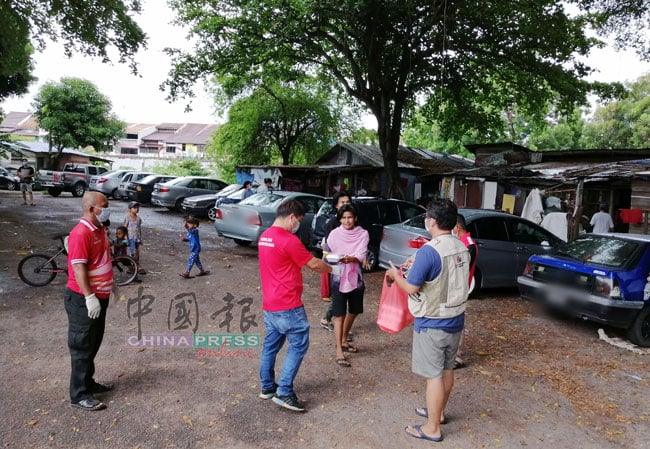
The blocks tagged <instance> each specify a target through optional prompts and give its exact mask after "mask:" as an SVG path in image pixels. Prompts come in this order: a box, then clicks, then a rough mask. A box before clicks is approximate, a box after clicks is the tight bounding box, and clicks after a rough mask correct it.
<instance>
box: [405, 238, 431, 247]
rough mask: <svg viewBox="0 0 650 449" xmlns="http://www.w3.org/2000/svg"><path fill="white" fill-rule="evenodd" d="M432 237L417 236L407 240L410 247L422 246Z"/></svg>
mask: <svg viewBox="0 0 650 449" xmlns="http://www.w3.org/2000/svg"><path fill="white" fill-rule="evenodd" d="M429 240H430V239H428V238H426V237H417V238H414V239H408V240H407V241H406V243H407V245H408V246H409V248H422V247H423V246H424V245H425V244H426V243H427V242H428V241H429Z"/></svg>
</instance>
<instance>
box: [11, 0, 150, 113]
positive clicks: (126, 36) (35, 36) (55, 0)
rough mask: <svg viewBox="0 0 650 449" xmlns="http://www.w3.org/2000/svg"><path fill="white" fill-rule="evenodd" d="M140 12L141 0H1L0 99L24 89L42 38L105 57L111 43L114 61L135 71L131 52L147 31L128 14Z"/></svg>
mask: <svg viewBox="0 0 650 449" xmlns="http://www.w3.org/2000/svg"><path fill="white" fill-rule="evenodd" d="M140 11H141V5H140V0H97V1H93V2H80V1H78V0H13V1H3V2H0V17H2V26H1V27H0V55H1V57H0V101H2V100H3V99H4V98H6V97H7V96H9V95H20V94H23V93H25V92H26V91H27V88H28V85H29V83H30V82H32V81H33V80H34V78H33V77H32V76H31V72H32V68H33V67H32V60H31V54H32V51H33V49H34V48H37V49H43V48H44V47H45V40H46V38H49V39H51V40H53V41H57V40H59V39H60V40H63V41H64V42H65V43H66V46H65V52H66V54H67V55H68V56H70V55H71V54H72V53H74V52H80V53H82V54H85V55H89V56H96V57H99V58H102V60H104V61H105V62H108V61H110V59H111V58H109V55H108V53H109V50H110V49H111V48H114V49H115V50H116V52H117V54H118V55H119V57H118V58H119V59H118V60H119V62H120V63H123V62H127V61H128V62H129V63H130V66H131V68H132V70H133V71H134V72H135V71H136V60H135V55H136V53H137V51H138V50H139V49H140V48H141V47H144V46H145V41H146V35H145V33H144V32H143V31H142V29H140V27H139V26H138V24H137V23H136V22H135V21H134V20H133V18H132V17H131V15H132V14H133V13H139V12H140Z"/></svg>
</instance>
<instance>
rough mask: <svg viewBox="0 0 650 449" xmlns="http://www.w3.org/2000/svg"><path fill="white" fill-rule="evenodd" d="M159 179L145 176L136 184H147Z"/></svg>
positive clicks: (154, 176) (157, 176)
mask: <svg viewBox="0 0 650 449" xmlns="http://www.w3.org/2000/svg"><path fill="white" fill-rule="evenodd" d="M160 177H161V176H160V175H147V176H145V177H144V178H142V179H140V180H139V181H138V182H139V183H140V184H147V183H150V182H152V181H153V180H154V179H156V178H160Z"/></svg>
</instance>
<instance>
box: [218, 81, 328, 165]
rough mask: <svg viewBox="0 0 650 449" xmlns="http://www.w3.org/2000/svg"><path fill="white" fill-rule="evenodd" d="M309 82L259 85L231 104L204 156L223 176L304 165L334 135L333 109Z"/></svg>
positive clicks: (320, 150) (314, 157)
mask: <svg viewBox="0 0 650 449" xmlns="http://www.w3.org/2000/svg"><path fill="white" fill-rule="evenodd" d="M329 99H330V96H329V95H328V93H327V92H324V91H323V90H321V89H320V86H318V84H317V83H314V82H313V80H303V81H302V82H300V83H277V82H276V83H273V84H269V83H264V84H262V85H261V86H260V87H258V88H257V89H255V90H254V91H253V92H252V93H251V95H250V96H247V97H244V98H241V99H239V100H237V101H236V102H235V103H234V104H233V105H232V107H231V108H230V110H229V116H228V122H227V123H225V124H223V125H222V126H221V127H219V129H218V130H217V132H216V133H215V136H214V139H213V141H212V142H211V144H210V147H209V151H210V152H211V153H213V154H214V155H215V156H216V157H217V160H218V161H219V164H220V167H222V170H224V172H226V173H230V172H232V171H233V170H234V166H236V165H251V164H255V165H263V164H270V163H278V162H279V163H281V164H282V165H289V164H292V163H296V162H298V163H310V162H313V161H314V160H315V159H316V158H317V157H318V156H320V155H321V154H323V153H324V152H325V151H327V149H329V148H330V146H331V144H332V142H333V141H334V139H335V138H336V136H337V127H338V125H337V124H338V122H339V118H340V114H339V113H338V111H339V109H337V108H336V107H333V106H332V105H331V102H330V100H329Z"/></svg>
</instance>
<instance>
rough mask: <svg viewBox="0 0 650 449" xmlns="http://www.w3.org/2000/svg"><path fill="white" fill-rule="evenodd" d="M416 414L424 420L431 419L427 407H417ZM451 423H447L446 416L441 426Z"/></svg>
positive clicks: (441, 421)
mask: <svg viewBox="0 0 650 449" xmlns="http://www.w3.org/2000/svg"><path fill="white" fill-rule="evenodd" d="M415 414H416V415H418V416H421V417H423V418H428V417H429V410H428V409H427V408H426V407H416V408H415ZM448 422H449V421H447V417H446V416H445V417H444V418H442V419H441V420H440V424H447V423H448Z"/></svg>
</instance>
